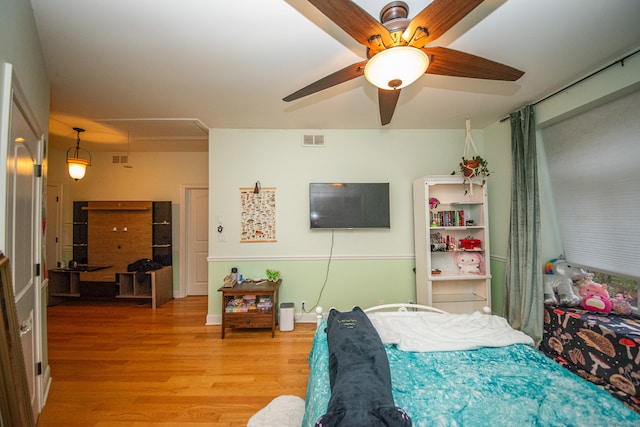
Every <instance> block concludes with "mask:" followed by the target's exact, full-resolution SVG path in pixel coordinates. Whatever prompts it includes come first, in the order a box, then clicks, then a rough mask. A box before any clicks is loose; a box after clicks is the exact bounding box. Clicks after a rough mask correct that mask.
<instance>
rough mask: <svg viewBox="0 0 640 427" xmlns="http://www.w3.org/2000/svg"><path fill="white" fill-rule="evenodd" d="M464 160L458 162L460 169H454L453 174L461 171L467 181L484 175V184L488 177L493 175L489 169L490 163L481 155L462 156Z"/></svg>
mask: <svg viewBox="0 0 640 427" xmlns="http://www.w3.org/2000/svg"><path fill="white" fill-rule="evenodd" d="M461 159H462V161H461V162H460V163H459V164H458V169H457V170H456V169H454V170H453V171H452V172H451V175H455V174H456V173H458V172H459V173H460V174H461V175H462V176H464V177H465V181H466V180H467V179H468V180H472V179H474V178H478V177H482V184H483V185H484V184H485V183H486V182H487V177H488V176H489V175H491V172H490V171H489V163H488V162H487V161H486V160H485V159H484V158H482V157H481V156H479V155H477V154H476V155H475V156H473V157H470V158H466V157H464V156H462V157H461Z"/></svg>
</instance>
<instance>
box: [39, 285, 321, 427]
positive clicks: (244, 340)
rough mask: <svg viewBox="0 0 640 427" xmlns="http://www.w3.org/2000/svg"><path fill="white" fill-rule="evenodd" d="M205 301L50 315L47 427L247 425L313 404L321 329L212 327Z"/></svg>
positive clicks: (77, 308) (68, 309)
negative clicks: (258, 416)
mask: <svg viewBox="0 0 640 427" xmlns="http://www.w3.org/2000/svg"><path fill="white" fill-rule="evenodd" d="M206 313H207V298H206V297H188V298H182V299H174V300H172V301H170V302H169V303H167V304H165V305H164V306H162V307H160V308H159V309H157V310H152V309H151V308H149V305H145V306H139V305H138V304H137V303H135V302H128V301H116V302H66V303H63V304H61V305H58V306H54V307H49V308H48V337H49V363H50V366H51V375H52V378H53V382H52V387H51V390H50V392H49V396H48V399H47V402H46V405H45V407H44V409H43V411H42V413H41V414H40V418H39V420H38V426H39V427H48V426H65V427H66V426H100V427H103V426H148V425H153V426H197V425H207V426H244V425H246V423H247V421H248V419H249V418H250V417H251V415H253V414H254V413H255V412H257V411H258V410H260V409H261V408H262V407H264V406H265V405H267V404H268V403H269V402H270V401H271V400H272V399H273V398H275V397H277V396H279V395H283V394H291V395H296V396H300V397H301V398H303V399H304V398H305V392H306V385H307V377H308V374H309V367H308V364H307V357H308V355H309V352H310V350H311V343H312V339H313V333H314V330H315V324H296V328H295V330H294V331H291V332H280V331H279V330H277V331H276V336H275V338H271V331H270V330H231V329H227V333H226V336H225V338H224V340H222V339H220V326H219V325H218V326H205V325H204V322H205V317H206Z"/></svg>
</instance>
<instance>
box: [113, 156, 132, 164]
mask: <svg viewBox="0 0 640 427" xmlns="http://www.w3.org/2000/svg"><path fill="white" fill-rule="evenodd" d="M113 163H129V156H113Z"/></svg>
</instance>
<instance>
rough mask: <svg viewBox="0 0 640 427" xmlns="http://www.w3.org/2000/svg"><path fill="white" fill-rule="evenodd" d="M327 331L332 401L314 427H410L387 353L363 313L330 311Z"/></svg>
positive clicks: (358, 309) (358, 310)
mask: <svg viewBox="0 0 640 427" xmlns="http://www.w3.org/2000/svg"><path fill="white" fill-rule="evenodd" d="M326 331H327V343H328V346H329V383H330V386H331V398H330V399H329V404H328V405H327V413H326V414H324V415H322V416H320V418H318V420H317V421H316V424H315V425H316V426H317V427H328V426H332V427H333V426H344V427H346V426H349V427H351V426H367V427H377V426H379V427H382V426H394V427H408V426H411V419H410V418H409V416H408V415H407V413H406V412H404V411H403V410H402V409H400V408H398V407H397V406H396V405H395V402H394V400H393V394H392V392H391V371H390V369H389V360H388V359H387V353H386V351H385V349H384V345H383V344H382V340H381V339H380V336H379V335H378V332H377V331H376V329H375V328H374V327H373V325H372V324H371V321H370V320H369V317H367V315H366V314H365V312H364V311H362V309H361V308H360V307H354V308H353V310H352V311H349V312H344V313H341V312H339V311H337V310H335V309H331V311H329V317H328V318H327V329H326Z"/></svg>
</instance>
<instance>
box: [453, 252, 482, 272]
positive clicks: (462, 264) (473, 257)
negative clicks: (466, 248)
mask: <svg viewBox="0 0 640 427" xmlns="http://www.w3.org/2000/svg"><path fill="white" fill-rule="evenodd" d="M455 262H456V265H457V266H458V268H459V269H460V272H461V273H462V274H484V261H483V259H482V255H480V254H479V253H477V252H457V253H456V255H455Z"/></svg>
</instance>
